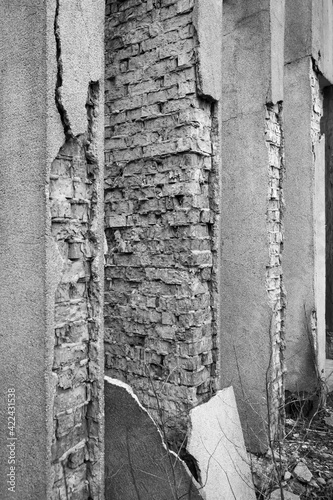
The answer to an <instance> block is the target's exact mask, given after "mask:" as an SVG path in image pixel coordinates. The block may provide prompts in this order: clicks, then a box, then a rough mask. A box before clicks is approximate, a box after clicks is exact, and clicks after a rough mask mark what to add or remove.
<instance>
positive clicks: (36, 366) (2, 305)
mask: <svg viewBox="0 0 333 500" xmlns="http://www.w3.org/2000/svg"><path fill="white" fill-rule="evenodd" d="M45 16H46V6H45V4H43V3H41V2H40V1H38V0H31V1H30V0H29V1H23V2H22V1H20V2H18V1H11V2H9V1H5V2H1V5H0V24H1V26H0V65H1V72H0V88H1V96H0V110H1V111H0V112H1V135H0V145H1V147H0V151H1V152H0V233H1V242H0V281H1V288H0V317H1V326H0V379H1V398H0V420H1V425H0V443H1V446H0V476H1V480H0V496H1V498H3V499H7V498H16V499H18V500H30V499H31V500H32V499H34V500H35V499H36V500H39V499H40V500H44V499H45V498H46V497H47V486H46V485H47V482H48V480H47V478H48V475H49V468H48V465H47V463H48V462H47V443H48V430H47V427H48V426H49V424H50V416H49V413H48V409H47V403H48V395H47V385H46V378H45V371H46V361H45V338H46V336H47V333H46V311H47V306H46V299H45V296H46V293H45V291H46V290H45V289H46V285H45V275H46V262H45V230H46V223H45V188H44V186H45V175H46V164H47V149H46V114H47V111H46V89H47V84H46V79H47V76H46V61H45V41H46V22H45ZM8 388H15V391H16V428H17V433H16V437H17V440H16V441H15V443H16V460H17V461H16V464H15V466H16V494H15V495H14V494H13V493H12V492H10V491H8V490H7V486H8V485H7V484H6V479H7V478H6V474H7V473H8V461H7V457H8V448H6V444H7V443H8V440H7V437H8V429H7V422H8V420H7V417H8V414H7V411H6V410H7V405H6V394H7V389H8Z"/></svg>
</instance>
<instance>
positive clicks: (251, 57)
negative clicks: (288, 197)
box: [221, 1, 283, 450]
mask: <svg viewBox="0 0 333 500" xmlns="http://www.w3.org/2000/svg"><path fill="white" fill-rule="evenodd" d="M270 7H271V3H270V2H268V1H267V2H255V1H250V2H241V1H232V2H227V3H226V4H225V5H224V6H223V33H224V36H223V44H224V45H223V98H222V108H223V111H222V114H223V125H222V162H223V170H222V217H221V219H222V229H221V234H222V248H221V325H222V334H221V346H222V349H223V352H222V355H221V380H222V387H228V386H230V385H232V386H233V387H234V390H235V393H236V399H237V405H238V408H239V413H240V417H241V422H242V426H243V430H244V433H245V441H246V443H247V445H248V446H249V447H250V448H251V449H257V450H258V449H264V448H265V446H266V439H267V430H266V424H265V422H266V421H267V403H266V376H267V373H268V371H269V366H270V325H271V317H272V310H271V308H270V305H269V302H268V294H267V291H266V283H265V278H266V274H265V273H266V266H267V265H268V263H269V251H268V230H267V226H266V210H267V192H268V182H269V179H268V164H269V162H268V152H267V147H266V144H265V107H266V103H267V102H270V100H271V99H272V95H273V94H272V81H273V75H272V61H273V60H274V57H276V53H275V55H274V54H273V55H272V23H274V22H276V16H275V17H274V16H272V15H271V10H270ZM280 7H281V6H280ZM282 11H283V10H282V7H281V9H280V11H279V12H282ZM279 23H280V21H279ZM280 29H281V26H277V27H276V30H277V31H276V32H277V33H279V30H280ZM277 39H278V40H280V41H281V37H280V35H279V37H277ZM281 43H282V42H281ZM282 50H283V49H282ZM279 64H280V65H281V64H282V61H280V63H279ZM281 73H282V71H281V68H280V69H279V71H278V72H276V74H275V75H274V78H275V79H276V83H277V85H276V87H275V89H276V90H275V91H274V95H278V96H279V98H281V97H282V96H281V90H279V89H281V82H278V81H277V79H278V78H279V77H280V75H281Z"/></svg>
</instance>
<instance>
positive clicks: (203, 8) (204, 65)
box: [193, 0, 223, 100]
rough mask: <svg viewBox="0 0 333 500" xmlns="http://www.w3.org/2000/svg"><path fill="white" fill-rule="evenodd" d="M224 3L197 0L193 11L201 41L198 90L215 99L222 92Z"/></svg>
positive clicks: (198, 49)
mask: <svg viewBox="0 0 333 500" xmlns="http://www.w3.org/2000/svg"><path fill="white" fill-rule="evenodd" d="M222 5H223V2H221V1H220V0H196V1H195V4H194V13H193V15H194V17H193V24H194V27H195V29H196V34H197V37H198V42H199V46H198V48H197V51H198V61H197V79H198V81H197V86H198V90H199V92H200V93H201V94H202V95H204V96H207V97H210V98H212V99H215V100H219V99H220V98H221V93H222ZM212 49H213V50H212Z"/></svg>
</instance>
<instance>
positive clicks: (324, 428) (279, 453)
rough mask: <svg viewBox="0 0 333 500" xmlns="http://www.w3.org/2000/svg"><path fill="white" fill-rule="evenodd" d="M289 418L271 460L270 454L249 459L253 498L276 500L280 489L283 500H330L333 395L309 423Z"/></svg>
mask: <svg viewBox="0 0 333 500" xmlns="http://www.w3.org/2000/svg"><path fill="white" fill-rule="evenodd" d="M293 417H294V418H290V416H289V418H288V416H287V419H286V435H285V439H284V440H283V441H282V442H281V443H279V445H278V446H276V447H275V449H274V458H275V460H273V457H272V451H271V450H269V452H268V453H267V454H266V455H265V456H264V457H254V458H253V480H254V484H255V487H256V490H257V491H256V493H257V498H258V500H268V499H272V500H273V499H274V500H280V499H281V498H282V497H281V489H282V490H283V491H284V500H292V499H293V500H297V499H300V500H308V499H316V498H318V499H322V500H324V499H325V500H333V392H331V393H330V394H329V395H328V396H327V400H326V405H325V408H324V409H322V410H320V411H319V412H318V413H317V414H316V415H315V416H314V417H313V418H312V419H309V418H302V417H300V416H298V417H297V416H293ZM288 492H289V493H288ZM291 493H292V494H293V495H295V496H293V495H291Z"/></svg>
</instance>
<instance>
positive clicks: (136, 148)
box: [105, 0, 218, 441]
mask: <svg viewBox="0 0 333 500" xmlns="http://www.w3.org/2000/svg"><path fill="white" fill-rule="evenodd" d="M106 14H107V16H106V75H105V78H106V80H105V89H106V94H105V103H106V112H105V113H106V116H105V120H106V128H105V133H106V135H105V159H106V176H105V233H106V239H107V245H108V252H107V255H106V265H105V365H106V368H105V370H106V374H107V375H110V376H112V377H116V378H119V379H121V380H123V381H126V382H128V383H129V384H130V385H131V386H132V387H133V388H134V390H135V392H136V394H137V395H138V397H139V399H140V400H141V402H142V403H143V404H144V405H145V406H146V407H147V408H149V410H150V411H151V412H152V414H153V415H154V416H155V417H156V419H157V420H159V421H161V420H163V421H164V423H165V425H166V427H167V429H168V432H169V439H170V441H172V440H173V439H175V440H176V441H177V440H178V437H177V436H171V434H172V432H173V430H172V428H173V427H174V425H173V423H172V422H177V426H176V427H177V428H178V430H179V429H180V428H182V426H183V424H184V423H185V421H186V415H187V410H188V408H189V407H192V406H194V405H196V404H198V403H200V402H202V401H204V400H206V399H207V398H209V396H210V395H211V394H212V393H213V392H214V390H215V382H216V357H217V341H216V329H217V322H216V293H217V278H216V259H217V257H216V241H217V237H216V235H217V231H216V227H217V221H218V202H217V200H218V175H217V163H218V151H217V149H218V148H217V144H218V130H217V118H216V104H215V103H214V102H213V100H212V99H203V98H201V97H199V95H198V92H197V76H196V56H197V53H196V48H197V34H196V32H195V29H194V26H193V1H191V0H179V1H176V0H155V1H152V0H147V1H138V0H126V1H117V0H108V1H107V7H106ZM176 434H177V431H176ZM181 439H182V438H181Z"/></svg>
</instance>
